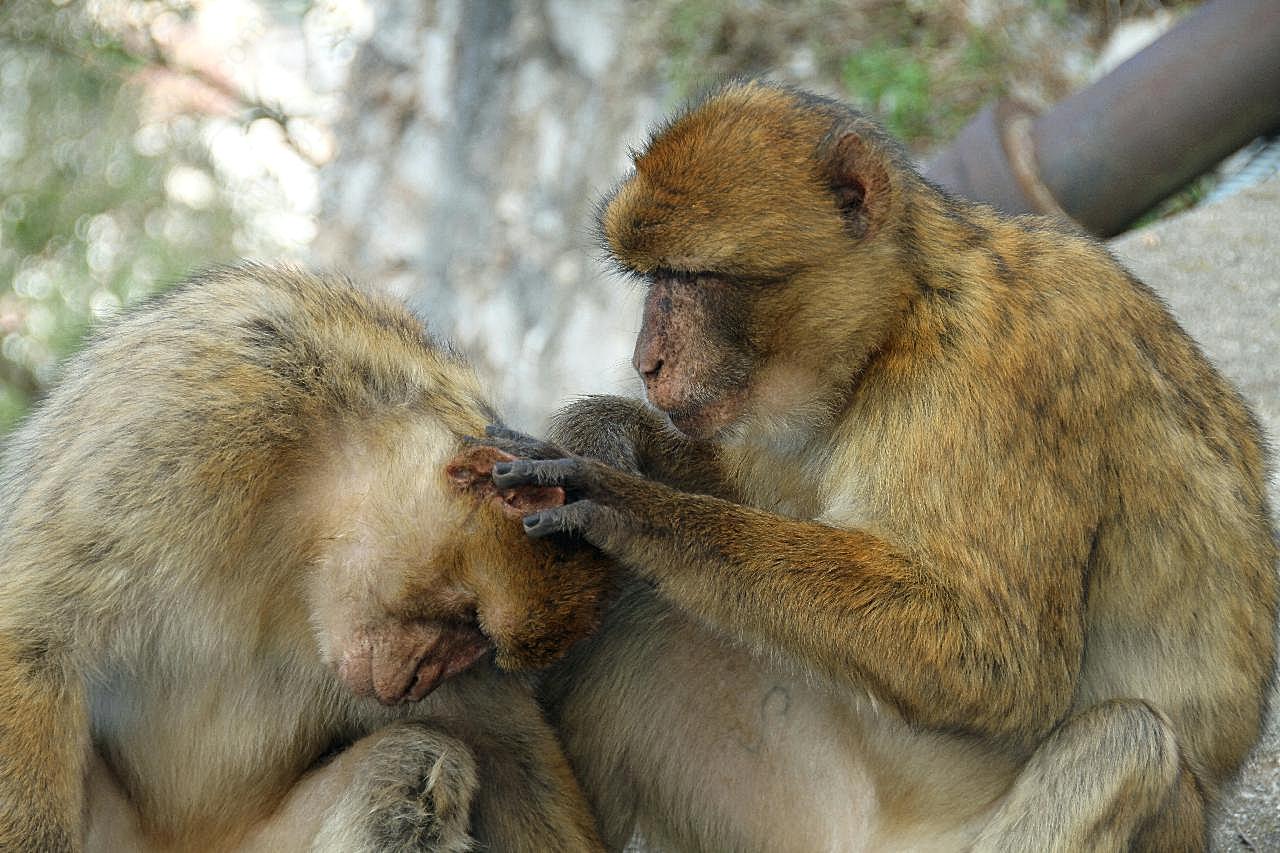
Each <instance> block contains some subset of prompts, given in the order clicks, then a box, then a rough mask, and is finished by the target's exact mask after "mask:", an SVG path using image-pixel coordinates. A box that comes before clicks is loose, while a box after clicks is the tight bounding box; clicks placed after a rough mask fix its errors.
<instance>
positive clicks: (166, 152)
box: [0, 0, 235, 430]
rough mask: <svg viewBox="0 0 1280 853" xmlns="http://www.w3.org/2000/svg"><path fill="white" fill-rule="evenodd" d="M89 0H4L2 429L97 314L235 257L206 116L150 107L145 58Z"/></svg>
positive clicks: (0, 75)
mask: <svg viewBox="0 0 1280 853" xmlns="http://www.w3.org/2000/svg"><path fill="white" fill-rule="evenodd" d="M85 9H86V6H85V5H83V4H72V5H68V6H61V5H55V4H51V3H48V2H36V0H7V2H4V3H3V4H0V341H2V343H0V430H3V429H7V428H8V427H9V426H10V425H11V424H12V423H13V421H14V420H15V419H16V418H18V417H19V416H20V415H21V413H22V412H24V411H25V410H26V408H27V407H28V406H29V405H30V403H31V402H32V400H34V399H35V398H37V397H38V396H39V394H40V393H41V391H42V389H43V388H45V387H46V386H47V384H48V383H49V382H50V381H51V380H52V379H53V377H54V375H55V373H56V367H57V364H58V362H59V361H60V359H61V358H62V357H63V356H64V355H65V354H66V353H67V352H69V351H70V350H71V349H73V348H74V347H75V346H76V345H77V344H78V342H79V341H80V339H81V338H82V336H83V335H84V334H85V331H86V329H87V328H89V326H90V325H91V324H92V322H93V321H94V320H95V319H98V318H102V317H105V316H108V315H109V314H111V313H112V312H113V311H115V310H116V309H117V308H118V307H119V306H121V305H122V304H126V303H129V302H132V301H135V300H136V299H138V298H139V297H141V296H144V295H146V294H147V293H149V292H152V291H154V290H156V289H158V288H161V287H164V286H165V285H166V284H168V283H170V282H172V281H175V280H177V279H178V278H180V277H182V276H184V275H186V274H187V273H188V272H189V271H190V270H191V269H192V268H193V267H196V266H200V265H203V264H208V263H211V262H215V261H221V260H225V259H228V258H230V257H232V256H233V255H234V247H233V237H234V233H235V222H234V216H233V213H232V208H231V205H230V203H229V201H228V199H227V198H226V197H225V195H224V193H223V192H222V191H221V190H219V189H218V182H217V181H216V180H214V178H213V175H212V167H211V165H210V162H209V157H208V153H207V146H206V144H205V141H204V139H203V138H202V135H201V127H200V125H199V123H198V122H197V121H196V120H194V119H192V118H190V117H185V116H170V117H166V118H150V119H149V118H148V117H147V116H145V115H144V114H143V104H142V99H141V97H140V87H141V85H142V82H141V80H142V75H141V74H140V72H142V71H143V69H144V67H145V62H144V61H143V60H141V59H139V58H138V57H137V56H136V55H135V54H134V53H132V52H130V51H129V50H126V49H125V47H124V45H123V43H122V41H121V39H120V37H119V35H118V34H115V33H111V32H108V31H107V30H106V29H105V28H104V27H102V26H101V25H100V24H99V23H97V22H95V21H94V20H93V19H91V18H90V17H89V15H88V13H86V11H85ZM175 181H176V182H178V183H185V185H186V186H188V187H190V186H192V185H194V186H195V187H196V189H197V190H198V191H197V192H187V193H184V194H181V195H182V198H183V201H179V200H176V199H175V198H173V197H172V196H173V193H172V187H173V185H174V182H175ZM122 393H127V391H125V390H123V389H122Z"/></svg>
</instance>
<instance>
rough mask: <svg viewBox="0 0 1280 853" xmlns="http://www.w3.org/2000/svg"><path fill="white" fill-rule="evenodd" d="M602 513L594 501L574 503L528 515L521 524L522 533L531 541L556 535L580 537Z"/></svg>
mask: <svg viewBox="0 0 1280 853" xmlns="http://www.w3.org/2000/svg"><path fill="white" fill-rule="evenodd" d="M602 511H603V507H601V506H600V505H599V504H596V503H595V502H594V501H576V502H574V503H571V504H565V505H564V506H558V507H553V508H551V509H544V510H539V511H538V512H534V513H530V514H529V515H526V516H525V517H524V519H523V521H522V523H523V524H524V532H525V533H526V534H527V535H528V536H529V538H531V539H541V538H542V537H544V536H551V535H553V534H557V533H560V534H569V535H579V536H581V535H584V534H586V533H587V531H588V530H589V529H590V528H591V526H592V524H593V523H594V522H595V520H596V518H597V517H598V516H599V515H600V513H601V512H602Z"/></svg>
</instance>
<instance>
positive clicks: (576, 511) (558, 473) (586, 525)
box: [492, 456, 661, 552]
mask: <svg viewBox="0 0 1280 853" xmlns="http://www.w3.org/2000/svg"><path fill="white" fill-rule="evenodd" d="M492 477H493V484H494V486H496V487H497V488H498V489H517V488H530V487H534V488H559V489H563V491H564V496H565V498H564V503H563V504H562V505H560V506H554V507H546V508H542V509H539V510H537V511H535V512H530V513H527V514H526V515H525V516H524V517H523V518H522V520H521V522H522V524H523V525H524V530H525V533H526V534H528V535H529V536H530V537H533V538H535V539H538V538H542V537H544V536H550V535H552V534H564V535H569V536H580V537H582V538H584V539H586V540H587V541H588V542H590V543H591V544H592V545H595V546H596V547H597V548H600V549H601V550H603V551H605V552H610V551H611V550H612V546H614V545H615V544H617V541H618V540H619V537H620V534H622V533H623V532H624V528H626V527H628V526H630V525H632V524H634V523H636V522H637V521H638V520H639V519H637V518H635V517H634V516H633V515H632V514H630V513H627V512H625V511H624V510H623V509H621V508H622V507H625V506H627V498H626V495H627V494H628V493H629V492H632V491H635V490H636V489H641V490H642V489H644V488H645V487H646V486H651V485H652V486H654V487H655V488H661V487H658V486H656V484H650V483H649V482H648V481H646V480H644V479H643V478H640V477H636V476H634V475H631V474H628V473H626V472H624V471H619V470H617V469H615V468H611V467H610V466H608V465H605V464H604V463H602V462H597V461H595V460H594V459H584V458H583V457H580V456H564V457H562V458H559V459H515V460H513V461H510V462H498V463H496V464H495V465H494V466H493V475H492ZM632 481H634V482H632Z"/></svg>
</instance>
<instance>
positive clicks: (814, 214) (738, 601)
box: [495, 83, 1277, 851]
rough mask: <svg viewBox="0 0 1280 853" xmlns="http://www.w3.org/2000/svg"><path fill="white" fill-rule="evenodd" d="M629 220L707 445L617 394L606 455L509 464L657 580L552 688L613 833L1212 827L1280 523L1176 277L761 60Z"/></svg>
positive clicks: (1258, 673)
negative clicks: (915, 154) (906, 148)
mask: <svg viewBox="0 0 1280 853" xmlns="http://www.w3.org/2000/svg"><path fill="white" fill-rule="evenodd" d="M601 228H602V232H603V236H604V239H605V241H606V244H607V246H608V249H609V251H610V252H611V253H612V255H613V256H614V258H615V259H616V261H617V263H618V264H619V266H620V267H621V268H623V269H624V270H626V271H627V272H628V273H630V274H632V275H634V276H636V277H638V278H640V279H642V280H644V281H645V282H646V286H647V287H648V288H649V296H648V299H647V302H646V308H645V318H644V326H643V328H642V329H641V332H640V335H639V340H638V343H637V350H636V366H637V368H638V369H639V370H640V372H641V374H642V375H643V378H644V380H645V383H646V388H647V391H648V394H649V399H650V401H651V402H652V403H653V404H655V405H657V406H658V407H659V408H661V409H663V410H665V412H666V413H667V414H668V415H670V419H671V421H673V422H674V423H675V424H676V426H678V427H680V428H681V430H683V431H684V433H686V435H682V434H681V433H679V432H677V431H676V430H673V429H672V428H671V426H670V425H669V424H667V423H665V422H664V419H663V418H660V417H656V416H655V415H654V414H653V413H652V412H650V411H646V410H645V409H644V408H643V407H642V406H641V405H640V404H638V403H634V402H630V401H625V400H618V399H611V398H590V399H587V400H584V401H580V402H578V403H576V404H574V405H572V406H570V407H569V408H568V409H567V410H566V411H564V412H562V413H561V414H560V416H559V417H558V421H557V427H556V428H555V429H554V430H553V433H552V439H553V440H554V441H555V442H557V443H558V444H559V445H560V446H562V447H564V448H566V449H567V450H569V451H573V452H574V453H576V454H578V455H576V456H571V457H567V458H565V459H551V460H548V461H531V462H518V463H514V464H513V465H511V466H507V467H503V468H501V469H497V472H498V473H497V476H496V477H495V480H496V481H497V482H498V483H499V485H504V486H512V485H517V484H522V483H531V484H538V485H544V486H548V485H550V486H561V487H563V488H565V489H566V492H567V493H568V494H569V495H570V497H571V498H573V499H574V500H571V501H570V502H569V503H568V504H566V505H565V506H564V507H563V508H559V509H551V510H547V511H543V512H540V513H537V514H535V515H532V516H530V517H529V518H526V520H525V526H526V528H527V529H528V530H529V531H530V533H531V534H533V535H545V534H547V533H555V532H566V531H567V532H573V533H577V534H579V535H582V536H584V537H585V538H586V539H587V540H588V541H590V542H592V543H594V544H596V545H597V546H599V547H600V548H602V549H603V550H604V551H605V552H606V553H607V554H609V555H610V556H612V557H614V558H616V559H618V560H619V561H620V562H621V563H622V565H623V566H625V567H626V568H627V569H629V570H630V571H632V572H634V573H635V574H636V575H637V576H638V577H639V578H641V579H642V580H643V583H641V584H640V585H638V586H637V587H636V588H635V589H633V590H631V591H630V592H629V593H628V594H627V595H626V596H625V597H624V599H623V600H622V603H621V604H620V605H619V606H618V607H617V608H615V610H614V611H613V613H612V614H611V615H610V617H609V618H608V620H607V622H606V625H605V628H604V630H603V632H602V634H601V635H600V636H599V637H598V638H596V639H594V640H592V641H591V642H590V644H589V645H587V646H586V647H585V648H583V649H581V650H580V651H578V652H576V653H575V654H573V655H572V656H571V658H570V660H569V663H568V664H567V665H566V666H565V667H563V668H562V670H561V671H560V672H559V674H558V676H557V677H556V678H555V679H553V680H552V682H551V684H550V687H549V691H548V695H549V698H550V701H551V703H552V706H553V708H554V710H555V715H556V717H557V719H558V721H559V724H560V726H561V728H562V731H563V733H564V737H565V738H566V742H567V748H568V750H569V753H570V758H571V761H572V762H573V763H574V765H575V767H576V768H577V769H578V771H579V772H580V775H581V778H582V779H583V781H584V785H585V786H586V788H587V789H588V794H589V796H590V797H591V799H592V801H593V803H594V805H595V808H596V809H597V812H598V815H599V817H600V820H601V823H602V825H603V827H604V831H605V834H606V836H607V838H606V840H607V843H610V844H613V845H615V846H618V845H620V844H622V843H623V842H624V841H625V839H626V838H627V837H628V835H630V833H631V832H632V830H634V829H637V828H638V829H639V830H640V831H641V832H642V833H643V834H645V835H647V836H649V837H650V838H651V839H655V840H656V841H657V842H659V844H660V846H661V845H662V844H667V845H670V846H673V847H676V848H679V849H688V850H708V851H710V850H717V851H722V850H743V851H747V850H753V851H765V850H770V851H772V850H817V849H831V850H836V849H860V848H861V849H940V850H957V849H967V848H969V847H970V846H975V847H976V848H977V849H984V850H1033V849H1034V850H1041V849H1043V850H1049V849H1056V850H1082V849H1092V850H1126V849H1129V848H1130V847H1131V846H1133V845H1136V846H1137V847H1138V848H1139V849H1145V850H1196V849H1202V848H1203V847H1204V845H1205V843H1206V842H1205V815H1206V814H1207V813H1208V812H1209V811H1211V809H1212V807H1213V803H1214V802H1215V800H1216V799H1217V797H1218V795H1219V792H1220V791H1221V790H1222V788H1223V786H1224V785H1225V784H1227V783H1228V781H1229V780H1230V779H1231V777H1232V774H1233V773H1235V771H1236V769H1237V768H1238V767H1239V766H1240V763H1241V761H1242V760H1243V759H1244V757H1245V755H1246V753H1247V752H1248V751H1249V749H1250V748H1251V747H1252V745H1253V744H1254V742H1255V741H1256V739H1257V737H1258V734H1259V729H1260V725H1261V722H1262V719H1263V715H1264V711H1265V707H1264V705H1265V697H1266V695H1267V688H1268V684H1269V683H1270V680H1271V678H1272V672H1273V666H1274V660H1275V635H1274V628H1275V619H1276V606H1277V583H1276V573H1275V560H1276V546H1275V541H1274V539H1273V534H1272V529H1271V526H1270V521H1269V509H1268V506H1267V500H1266V493H1265V465H1264V448H1263V443H1262V440H1261V437H1260V434H1259V430H1258V427H1257V425H1256V423H1255V422H1254V420H1253V418H1252V417H1251V415H1250V413H1249V411H1248V409H1247V408H1246V406H1245V404H1244V402H1243V401H1242V400H1241V398H1240V396H1239V395H1238V394H1237V393H1236V391H1235V390H1234V389H1232V388H1231V387H1230V385H1229V384H1227V383H1226V382H1225V381H1224V380H1223V379H1222V377H1221V376H1219V375H1218V373H1217V372H1216V371H1215V370H1214V369H1213V367H1212V366H1211V365H1210V364H1209V363H1208V362H1207V361H1206V360H1205V358H1204V357H1203V355H1202V354H1201V353H1200V351H1199V350H1198V349H1197V347H1196V345H1195V344H1194V343H1193V342H1192V341H1191V340H1190V339H1189V338H1188V337H1187V335H1186V334H1185V333H1184V332H1183V331H1182V330H1181V329H1180V328H1179V327H1178V325H1177V324H1176V322H1175V321H1174V320H1173V319H1172V317H1170V315H1169V313H1168V311H1167V310H1166V309H1165V307H1164V305H1163V304H1161V302H1160V300H1159V299H1158V298H1157V297H1156V296H1155V295H1154V294H1153V293H1152V292H1151V290H1149V289H1148V288H1147V287H1146V286H1145V285H1143V284H1142V283H1141V282H1139V281H1137V280H1135V279H1134V278H1133V277H1132V276H1131V275H1129V274H1128V273H1127V272H1126V271H1125V270H1124V269H1122V268H1121V267H1120V266H1119V265H1118V264H1117V263H1116V261H1115V260H1114V259H1113V258H1111V257H1110V256H1109V255H1108V254H1107V252H1106V250H1105V249H1104V248H1102V247H1101V246H1099V245H1098V244H1096V243H1095V242H1093V241H1091V240H1088V239H1086V238H1084V237H1082V236H1079V235H1077V234H1075V233H1073V232H1070V231H1068V230H1065V229H1064V228H1062V227H1059V226H1056V225H1053V224H1051V223H1049V222H1047V221H1045V220H1042V219H1036V218H1021V219H1009V218H1005V217H1002V216H1000V215H998V214H996V213H995V212H994V211H992V210H991V209H989V208H986V207H982V206H978V205H973V204H970V203H967V202H964V201H961V200H959V199H955V198H952V197H950V196H948V195H946V194H945V193H943V192H942V191H940V190H939V189H937V188H936V187H934V186H932V185H930V184H928V183H927V182H926V181H925V180H924V179H922V178H921V177H920V176H919V175H918V174H916V173H915V172H914V171H913V170H912V169H911V168H910V166H909V165H908V164H907V161H906V159H905V158H904V157H903V156H902V155H901V153H900V151H899V149H898V148H897V146H896V145H895V144H894V143H893V141H892V140H890V139H889V138H887V137H886V136H885V135H884V134H883V132H882V131H880V130H879V129H878V128H877V127H876V126H875V125H874V124H873V123H872V122H871V121H870V120H868V119H867V118H866V117H864V116H862V115H860V114H857V113H855V112H853V111H851V110H849V109H847V108H845V107H843V106H842V105H839V104H837V103H835V102H832V101H828V100H825V99H822V98H817V97H814V96H811V95H806V94H804V93H799V92H795V91H792V90H789V89H785V88H780V87H776V86H772V85H768V84H762V83H745V84H734V85H731V86H728V87H726V88H725V89H723V90H721V91H720V92H718V93H716V94H714V95H712V96H711V97H710V98H709V99H708V100H706V101H705V102H703V103H701V104H698V105H696V106H694V107H693V108H691V109H690V110H688V111H687V112H685V113H682V114H681V115H679V116H677V117H676V118H675V119H674V120H673V121H672V122H671V123H670V124H669V125H667V126H666V127H665V128H663V129H662V130H661V131H660V132H659V133H658V134H656V136H655V137H654V138H653V140H652V141H651V142H650V143H649V145H648V146H647V147H646V148H645V149H644V150H643V151H642V152H640V153H639V154H638V155H637V157H636V161H635V172H634V173H633V174H632V175H630V176H629V177H628V178H627V179H626V180H625V181H624V182H623V183H622V184H621V185H620V187H619V188H618V189H617V190H616V191H615V193H614V194H613V195H612V197H611V198H610V199H609V200H608V202H607V203H606V205H605V206H604V208H603V210H602V216H601ZM1208 284H1211V283H1207V285H1208ZM726 318H727V319H726ZM688 436H694V438H690V437H688ZM509 449H513V450H516V451H519V450H520V447H519V443H518V442H512V443H510V447H509ZM525 455H526V456H529V457H530V458H533V457H535V456H537V455H539V454H531V453H526V454H525ZM540 455H543V456H548V455H552V454H549V453H542V454H540ZM584 457H595V458H597V459H603V460H604V461H606V462H609V463H612V465H613V466H614V467H606V466H604V465H601V464H599V463H598V462H595V461H592V459H590V458H584ZM673 459H674V460H678V461H676V462H674V463H673V461H672V460H673ZM635 472H640V473H642V474H645V475H648V477H649V479H642V478H641V477H638V476H636V474H635ZM673 487H674V488H673Z"/></svg>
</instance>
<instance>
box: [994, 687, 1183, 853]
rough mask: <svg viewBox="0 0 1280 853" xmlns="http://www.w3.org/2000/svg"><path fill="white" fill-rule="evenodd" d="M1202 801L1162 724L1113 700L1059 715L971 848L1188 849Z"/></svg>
mask: <svg viewBox="0 0 1280 853" xmlns="http://www.w3.org/2000/svg"><path fill="white" fill-rule="evenodd" d="M1206 843H1207V842H1206V828H1205V817H1204V802H1203V799H1202V797H1201V795H1200V793H1199V788H1198V786H1197V784H1196V781H1195V777H1194V776H1193V775H1192V773H1191V771H1190V770H1189V769H1188V768H1187V766H1186V764H1185V762H1184V761H1183V759H1182V757H1181V750H1180V749H1179V745H1178V741H1177V738H1176V736H1175V734H1174V731H1173V729H1172V728H1171V727H1170V725H1169V722H1168V721H1167V720H1166V719H1165V718H1164V717H1163V716H1162V715H1161V714H1160V713H1159V712H1157V711H1155V710H1154V709H1153V708H1151V706H1149V705H1147V704H1146V703H1145V702H1142V701H1139V700H1132V699H1115V700H1111V701H1107V702H1102V703H1100V704H1098V705H1095V706H1093V707H1091V708H1088V709H1085V710H1084V711H1081V712H1080V713H1078V714H1075V715H1074V716H1072V717H1070V718H1068V719H1067V720H1066V722H1064V723H1063V724H1062V725H1060V726H1059V727H1058V728H1057V729H1056V730H1054V732H1053V733H1052V734H1050V735H1049V737H1047V738H1046V739H1045V740H1044V741H1043V742H1042V743H1041V744H1040V745H1039V746H1038V747H1037V748H1036V751H1035V752H1034V753H1032V755H1031V759H1030V760H1029V761H1028V762H1027V764H1026V766H1025V767H1024V768H1023V769H1022V771H1021V773H1020V774H1019V775H1018V777H1017V779H1016V780H1015V781H1014V784H1013V787H1012V789H1011V790H1010V791H1009V794H1008V796H1007V797H1006V799H1005V800H1004V802H1003V803H1002V804H1001V806H1000V808H999V809H998V810H997V811H996V813H995V815H993V817H992V818H991V820H990V822H988V823H987V825H986V826H985V827H983V830H982V833H981V834H980V836H979V838H978V841H977V843H976V844H975V845H974V848H973V849H974V850H975V851H1012V850H1042V851H1076V850H1089V851H1113V850H1114V851H1122V850H1132V849H1137V850H1150V851H1197V850H1204V849H1205V847H1206Z"/></svg>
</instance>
